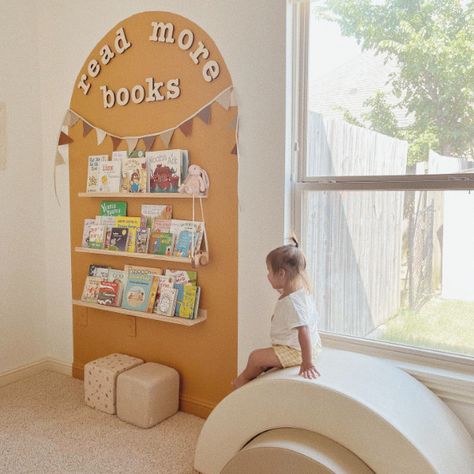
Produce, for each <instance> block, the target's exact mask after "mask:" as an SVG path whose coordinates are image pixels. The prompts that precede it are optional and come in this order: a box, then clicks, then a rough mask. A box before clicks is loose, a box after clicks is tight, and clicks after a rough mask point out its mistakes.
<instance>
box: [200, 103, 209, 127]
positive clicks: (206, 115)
mask: <svg viewBox="0 0 474 474" xmlns="http://www.w3.org/2000/svg"><path fill="white" fill-rule="evenodd" d="M198 117H199V118H200V119H201V120H202V121H203V122H204V123H206V124H208V123H209V122H210V121H211V104H209V105H208V106H207V107H204V108H203V109H202V110H201V111H200V112H198Z"/></svg>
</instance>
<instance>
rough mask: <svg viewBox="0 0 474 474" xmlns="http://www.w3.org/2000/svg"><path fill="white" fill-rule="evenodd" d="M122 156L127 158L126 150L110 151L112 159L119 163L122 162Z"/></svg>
mask: <svg viewBox="0 0 474 474" xmlns="http://www.w3.org/2000/svg"><path fill="white" fill-rule="evenodd" d="M124 158H128V151H113V152H112V161H120V163H122V160H123V159H124Z"/></svg>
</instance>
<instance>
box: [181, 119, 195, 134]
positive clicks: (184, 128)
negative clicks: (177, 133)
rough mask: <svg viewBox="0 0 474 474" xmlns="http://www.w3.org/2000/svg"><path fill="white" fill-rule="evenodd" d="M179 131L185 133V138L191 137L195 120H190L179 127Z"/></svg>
mask: <svg viewBox="0 0 474 474" xmlns="http://www.w3.org/2000/svg"><path fill="white" fill-rule="evenodd" d="M179 129H180V130H181V131H182V132H183V133H184V135H185V136H188V135H191V132H192V131H193V119H192V118H190V119H189V120H187V121H186V122H184V123H183V124H181V125H180V126H179Z"/></svg>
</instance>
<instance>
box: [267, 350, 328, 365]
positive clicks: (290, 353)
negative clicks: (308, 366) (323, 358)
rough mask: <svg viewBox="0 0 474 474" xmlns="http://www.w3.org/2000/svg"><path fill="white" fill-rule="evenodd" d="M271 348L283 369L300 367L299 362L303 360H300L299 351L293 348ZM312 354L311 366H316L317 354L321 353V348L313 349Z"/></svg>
mask: <svg viewBox="0 0 474 474" xmlns="http://www.w3.org/2000/svg"><path fill="white" fill-rule="evenodd" d="M272 348H273V350H274V351H275V355H276V356H277V358H278V360H279V361H280V364H281V365H282V367H283V368H286V367H294V366H295V365H301V362H303V359H302V358H301V351H300V350H298V349H295V348H294V347H291V346H282V345H279V344H275V345H273V346H272ZM312 352H313V364H316V361H317V360H318V356H319V353H320V352H321V347H320V346H315V347H313V351H312Z"/></svg>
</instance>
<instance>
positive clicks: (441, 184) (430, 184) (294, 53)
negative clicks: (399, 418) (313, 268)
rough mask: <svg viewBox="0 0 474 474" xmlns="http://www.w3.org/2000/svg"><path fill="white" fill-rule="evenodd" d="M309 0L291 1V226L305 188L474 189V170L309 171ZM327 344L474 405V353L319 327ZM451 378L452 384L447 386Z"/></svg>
mask: <svg viewBox="0 0 474 474" xmlns="http://www.w3.org/2000/svg"><path fill="white" fill-rule="evenodd" d="M309 16H310V0H289V1H288V22H287V25H288V28H289V29H290V30H291V31H290V32H289V34H288V35H287V38H288V40H289V49H288V51H289V53H290V54H289V55H288V67H289V71H290V74H289V77H288V80H289V85H288V87H287V91H288V94H289V96H290V97H291V99H290V107H289V109H288V110H290V111H291V121H290V123H291V133H290V134H289V136H290V140H289V142H290V143H289V144H288V146H287V156H288V157H291V184H290V188H289V189H290V192H291V196H290V208H291V216H288V218H287V223H288V225H287V228H291V229H294V231H295V233H296V234H297V236H298V238H299V239H301V236H302V235H304V232H303V225H304V223H303V222H302V215H303V211H304V209H303V192H304V191H308V190H314V191H323V190H402V191H404V190H423V189H429V190H467V189H474V175H469V176H467V175H465V174H464V175H462V174H450V175H413V176H412V175H410V176H383V177H380V176H350V177H349V176H329V177H327V176H321V177H308V176H307V175H306V163H305V158H306V156H305V155H306V150H307V146H306V124H307V118H306V117H307V103H308V102H307V95H308V82H307V77H308V74H307V70H308V49H309ZM321 338H322V341H323V345H325V346H329V347H334V348H339V349H343V350H351V351H355V352H361V353H364V354H368V355H373V356H376V357H379V358H383V359H388V360H391V361H395V362H396V364H397V365H398V366H400V367H401V368H403V369H404V370H407V371H408V372H409V373H412V374H413V375H414V376H415V377H417V378H420V379H421V380H422V381H423V382H424V383H425V384H426V385H428V386H429V387H430V388H432V389H433V390H434V391H435V393H438V394H440V396H443V397H444V398H448V399H451V400H455V401H463V402H468V403H473V404H474V390H473V389H474V375H473V374H474V358H472V357H468V356H462V355H457V354H449V353H443V352H438V351H434V350H428V349H421V348H417V347H412V346H404V345H399V344H394V343H389V342H383V341H373V340H369V339H364V338H359V337H353V336H343V335H338V334H334V333H329V332H325V331H321ZM448 381H449V384H450V385H449V387H450V388H447V385H446V384H448Z"/></svg>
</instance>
